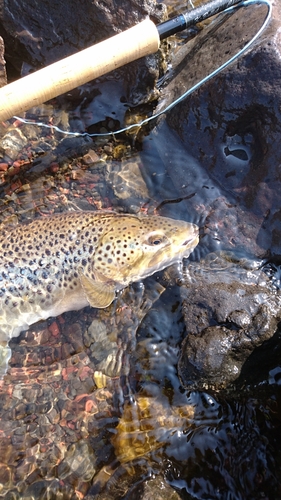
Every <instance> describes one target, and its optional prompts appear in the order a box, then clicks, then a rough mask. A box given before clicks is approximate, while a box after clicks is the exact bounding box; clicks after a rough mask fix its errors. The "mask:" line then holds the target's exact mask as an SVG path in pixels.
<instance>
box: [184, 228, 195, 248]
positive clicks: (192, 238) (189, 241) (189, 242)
mask: <svg viewBox="0 0 281 500" xmlns="http://www.w3.org/2000/svg"><path fill="white" fill-rule="evenodd" d="M195 241H197V243H198V241H199V234H198V230H197V229H194V233H193V234H192V235H190V236H189V237H188V238H186V240H184V242H183V243H182V246H183V247H186V246H188V245H192V244H193V243H194V242H195ZM197 243H196V244H197Z"/></svg>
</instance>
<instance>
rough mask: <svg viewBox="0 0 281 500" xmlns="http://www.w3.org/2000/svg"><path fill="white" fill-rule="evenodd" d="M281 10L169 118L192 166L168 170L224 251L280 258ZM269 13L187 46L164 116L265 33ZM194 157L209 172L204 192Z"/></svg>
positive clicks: (220, 27)
mask: <svg viewBox="0 0 281 500" xmlns="http://www.w3.org/2000/svg"><path fill="white" fill-rule="evenodd" d="M280 6H281V4H280V0H277V1H275V2H273V15H272V18H271V20H270V22H269V24H268V26H267V28H266V30H265V31H264V32H263V34H262V35H261V36H260V37H259V38H258V40H257V41H256V42H255V44H254V45H253V46H252V47H251V48H250V49H249V50H248V51H247V52H246V54H245V55H243V56H242V57H241V58H240V59H238V60H237V61H236V62H235V63H233V64H232V65H231V66H230V67H228V68H227V69H225V70H224V71H223V72H221V73H220V74H219V75H218V76H216V77H214V78H213V79H211V80H209V81H208V82H207V83H206V84H204V85H203V86H202V87H201V88H200V89H199V90H198V91H196V92H194V93H193V94H192V95H191V96H190V97H188V98H186V99H185V100H184V101H183V102H182V103H181V104H180V105H178V106H176V107H175V108H173V109H172V110H171V111H170V112H169V113H168V114H167V123H168V125H169V127H170V128H172V129H173V130H174V132H175V136H176V138H177V140H178V141H179V142H180V141H181V143H182V148H185V150H186V160H185V161H182V162H181V164H180V165H179V166H177V164H175V162H173V161H171V162H170V163H169V165H167V171H168V174H169V175H170V176H171V178H172V180H173V182H174V183H175V185H176V186H177V187H178V188H179V194H180V195H181V196H183V197H184V196H188V195H190V194H192V189H193V193H195V196H196V200H195V196H193V198H192V199H191V200H190V201H186V202H185V203H186V206H187V208H188V210H192V209H195V210H196V211H197V213H198V218H199V217H200V219H201V225H204V224H205V223H206V226H207V228H206V229H207V230H208V231H211V232H214V231H216V233H217V238H218V239H219V240H220V241H221V242H222V243H223V247H224V248H226V247H227V248H231V246H232V247H233V248H237V246H238V247H240V248H244V249H246V250H247V251H249V252H253V253H254V254H255V255H260V256H261V255H265V254H266V253H268V254H270V253H274V254H280V253H281V250H280V237H281V212H280V203H279V200H280V193H281V179H280V171H279V170H280V168H279V166H280V163H281V151H280V147H279V144H280V137H281V112H280V109H281V90H280V89H281V59H280V54H281V39H280V23H281V14H280V12H281V10H280ZM266 10H267V9H266V6H264V5H259V6H253V5H251V7H249V8H247V9H244V8H242V9H240V10H239V11H237V13H236V14H234V15H232V16H230V17H225V18H221V17H220V19H219V21H218V22H214V23H212V24H211V25H210V26H209V27H208V28H204V29H203V30H202V33H200V34H199V35H198V36H197V37H196V38H194V40H192V41H191V42H188V43H187V44H186V47H185V55H184V56H183V54H182V55H181V58H182V60H181V62H180V63H179V64H178V65H177V66H176V67H175V69H174V72H173V75H172V76H173V78H172V80H171V82H170V83H169V84H168V86H167V88H166V89H165V90H164V91H163V101H161V102H160V105H159V108H158V109H163V108H164V107H165V106H166V105H167V104H169V103H170V102H171V101H173V100H174V98H175V97H178V96H179V95H181V94H182V93H183V92H184V91H186V90H187V89H188V88H190V87H191V86H192V85H193V84H194V83H197V82H198V81H199V80H200V79H201V78H202V77H204V76H207V75H208V74H209V73H210V72H211V71H213V70H214V69H216V68H217V67H218V66H219V65H220V64H222V63H223V62H225V60H226V59H227V58H228V57H229V56H231V55H233V54H234V53H235V52H237V50H238V49H239V48H241V47H242V46H243V45H244V44H245V42H246V41H248V40H249V39H250V38H251V37H252V36H253V35H254V34H255V33H256V32H257V30H258V29H259V28H260V27H261V24H262V21H263V19H264V17H265V14H266ZM182 50H184V49H182ZM175 63H177V60H176V61H175ZM160 133H161V132H160ZM167 147H168V145H167V146H166V149H167ZM173 149H174V148H173ZM174 151H177V150H174ZM175 154H176V153H175ZM189 158H193V159H195V160H193V164H194V162H196V163H197V165H198V166H199V168H200V170H201V171H203V172H204V181H202V183H201V186H200V189H201V191H200V192H199V183H198V182H197V184H196V185H194V176H195V174H194V171H195V169H196V166H195V167H193V165H192V163H191V161H190V160H189ZM178 163H179V162H178ZM198 175H199V174H198ZM206 178H207V182H206ZM199 180H200V179H199ZM203 186H204V187H205V195H204V197H202V192H203V191H204V188H203ZM215 189H216V191H215ZM211 190H212V196H210V193H211ZM218 193H220V196H219V194H218ZM200 197H201V200H202V201H201V207H198V200H199V202H200ZM233 231H234V232H235V236H234V238H233V237H232V238H231V233H232V234H233Z"/></svg>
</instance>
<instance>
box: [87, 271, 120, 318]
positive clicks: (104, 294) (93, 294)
mask: <svg viewBox="0 0 281 500" xmlns="http://www.w3.org/2000/svg"><path fill="white" fill-rule="evenodd" d="M80 281H81V285H82V288H83V290H84V292H85V294H86V297H87V300H88V302H89V304H90V305H91V306H92V307H98V308H99V309H103V308H105V307H108V306H109V305H110V304H111V303H112V302H113V301H114V299H115V286H114V285H113V284H110V283H107V282H102V281H96V280H94V279H91V278H87V276H85V274H83V273H81V274H80Z"/></svg>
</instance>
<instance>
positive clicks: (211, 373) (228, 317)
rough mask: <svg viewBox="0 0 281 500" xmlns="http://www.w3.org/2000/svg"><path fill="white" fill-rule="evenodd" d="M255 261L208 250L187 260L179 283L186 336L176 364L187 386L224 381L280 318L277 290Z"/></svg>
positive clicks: (228, 380)
mask: <svg viewBox="0 0 281 500" xmlns="http://www.w3.org/2000/svg"><path fill="white" fill-rule="evenodd" d="M260 264H261V263H259V262H256V263H254V262H253V263H252V265H251V264H250V261H249V262H247V261H246V260H245V259H244V260H241V261H239V260H236V261H235V260H231V256H230V255H223V254H222V255H219V254H215V253H213V254H210V255H208V256H207V257H206V258H205V259H202V262H201V263H200V266H198V264H195V263H194V264H192V263H191V264H190V265H189V267H188V273H189V277H188V279H186V280H185V285H184V286H183V287H182V288H181V294H182V298H183V303H184V304H183V314H184V320H185V324H186V330H187V336H186V338H185V340H184V342H183V345H182V350H181V357H180V360H179V364H178V368H179V373H180V377H181V379H182V382H183V384H184V385H185V386H188V385H189V384H193V380H195V379H196V384H198V385H202V384H207V385H208V386H215V387H225V386H226V385H228V384H229V383H231V382H233V381H234V380H236V379H237V378H238V376H239V375H240V372H241V369H242V367H243V365H244V363H245V362H246V360H247V359H248V358H249V356H250V354H251V353H252V352H253V351H254V349H256V348H257V347H259V346H261V345H262V344H263V343H264V342H265V341H266V340H269V339H270V338H271V337H272V336H273V335H274V333H275V332H276V330H277V327H278V323H279V321H280V319H281V296H280V293H279V292H277V291H276V290H274V289H273V288H272V287H271V283H270V280H269V279H268V278H267V276H266V275H265V274H264V273H263V271H262V270H261V269H259V267H260Z"/></svg>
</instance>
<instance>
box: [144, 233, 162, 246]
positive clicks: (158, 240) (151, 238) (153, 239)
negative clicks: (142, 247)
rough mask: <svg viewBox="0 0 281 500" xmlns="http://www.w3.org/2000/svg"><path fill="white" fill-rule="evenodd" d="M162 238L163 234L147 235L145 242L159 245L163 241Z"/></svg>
mask: <svg viewBox="0 0 281 500" xmlns="http://www.w3.org/2000/svg"><path fill="white" fill-rule="evenodd" d="M163 240H164V238H163V236H159V235H152V236H149V237H148V239H147V243H148V245H151V246H156V245H161V243H163Z"/></svg>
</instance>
